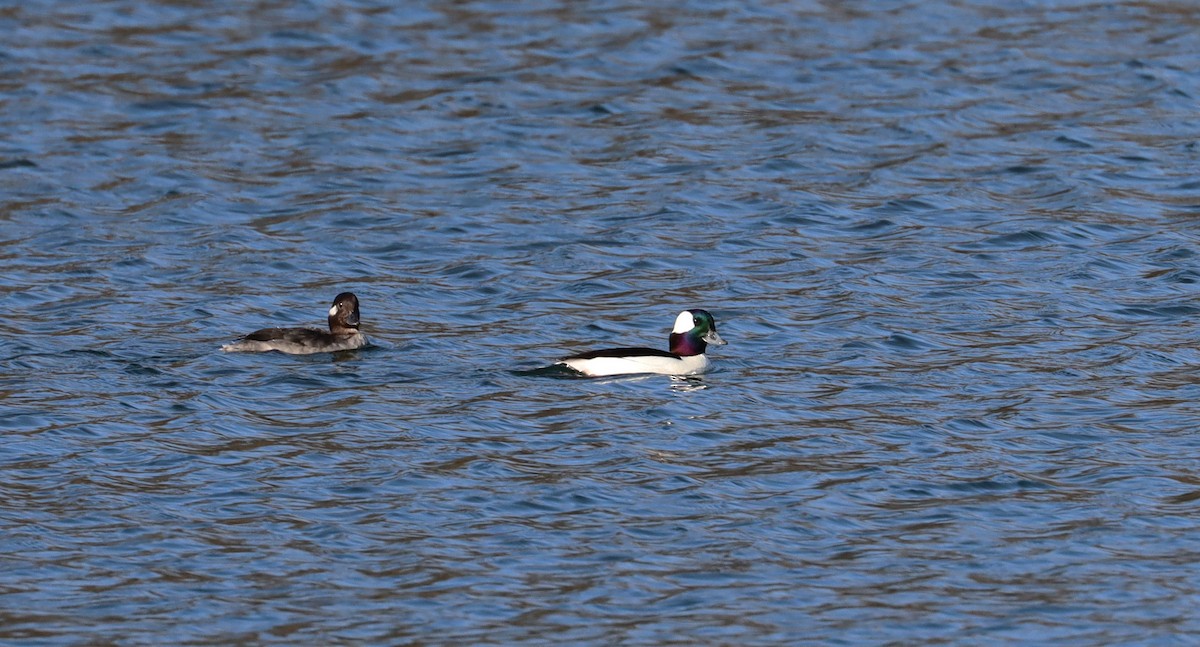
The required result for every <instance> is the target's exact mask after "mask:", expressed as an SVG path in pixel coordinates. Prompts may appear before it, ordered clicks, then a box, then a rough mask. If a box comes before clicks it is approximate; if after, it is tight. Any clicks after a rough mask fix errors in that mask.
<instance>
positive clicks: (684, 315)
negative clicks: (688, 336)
mask: <svg viewBox="0 0 1200 647" xmlns="http://www.w3.org/2000/svg"><path fill="white" fill-rule="evenodd" d="M693 327H694V326H693V325H692V313H690V312H688V311H687V310H684V311H683V312H681V313H679V316H678V317H675V329H674V330H672V331H671V332H676V333H679V332H687V331H689V330H691V329H692V328H693Z"/></svg>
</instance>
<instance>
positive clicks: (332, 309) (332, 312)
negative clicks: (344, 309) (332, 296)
mask: <svg viewBox="0 0 1200 647" xmlns="http://www.w3.org/2000/svg"><path fill="white" fill-rule="evenodd" d="M335 314H337V304H336V303H335V304H333V305H332V306H329V316H330V317H332V316H333V315H335Z"/></svg>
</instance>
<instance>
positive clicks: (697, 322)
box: [692, 317, 700, 326]
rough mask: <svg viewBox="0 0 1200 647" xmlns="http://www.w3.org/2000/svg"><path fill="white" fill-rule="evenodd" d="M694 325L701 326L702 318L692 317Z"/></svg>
mask: <svg viewBox="0 0 1200 647" xmlns="http://www.w3.org/2000/svg"><path fill="white" fill-rule="evenodd" d="M692 323H694V324H696V325H697V326H699V325H700V317H692Z"/></svg>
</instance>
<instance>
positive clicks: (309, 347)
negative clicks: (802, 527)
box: [221, 292, 367, 355]
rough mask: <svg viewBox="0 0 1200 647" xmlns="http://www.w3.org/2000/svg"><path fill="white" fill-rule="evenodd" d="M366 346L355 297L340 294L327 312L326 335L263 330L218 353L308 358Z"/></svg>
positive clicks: (297, 330)
mask: <svg viewBox="0 0 1200 647" xmlns="http://www.w3.org/2000/svg"><path fill="white" fill-rule="evenodd" d="M366 345H367V338H366V337H364V336H363V334H362V333H360V332H358V297H356V296H354V294H353V293H351V292H343V293H341V294H339V295H337V298H336V299H334V300H333V306H331V307H330V308H329V332H325V331H323V330H316V329H314V328H263V329H262V330H258V331H255V332H252V333H250V334H249V335H246V336H245V337H243V338H241V339H240V340H238V341H235V342H233V343H232V344H225V345H224V346H222V347H221V350H223V351H225V352H227V353H234V352H251V353H254V352H261V351H268V350H277V351H279V352H281V353H290V354H292V355H309V354H312V353H333V352H336V351H340V350H353V349H355V348H362V347H363V346H366Z"/></svg>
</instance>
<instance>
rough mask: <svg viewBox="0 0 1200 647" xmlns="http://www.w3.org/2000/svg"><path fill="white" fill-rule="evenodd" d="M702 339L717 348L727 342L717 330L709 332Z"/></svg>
mask: <svg viewBox="0 0 1200 647" xmlns="http://www.w3.org/2000/svg"><path fill="white" fill-rule="evenodd" d="M702 339H704V341H706V342H708V343H710V344H716V345H717V346H724V345H725V340H724V339H721V336H720V335H718V334H717V331H715V330H710V331H708V333H707V334H706V335H704V337H703V338H702Z"/></svg>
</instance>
